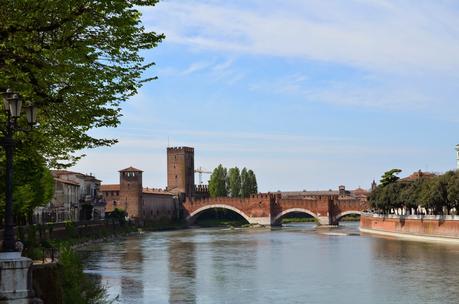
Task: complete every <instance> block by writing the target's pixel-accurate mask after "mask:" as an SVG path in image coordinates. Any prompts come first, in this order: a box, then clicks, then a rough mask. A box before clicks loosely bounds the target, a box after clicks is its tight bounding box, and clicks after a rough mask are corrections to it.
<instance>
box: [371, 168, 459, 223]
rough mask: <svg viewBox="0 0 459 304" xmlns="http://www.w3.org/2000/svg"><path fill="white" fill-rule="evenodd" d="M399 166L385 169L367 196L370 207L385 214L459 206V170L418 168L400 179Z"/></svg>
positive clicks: (449, 210)
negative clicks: (432, 171)
mask: <svg viewBox="0 0 459 304" xmlns="http://www.w3.org/2000/svg"><path fill="white" fill-rule="evenodd" d="M400 172H401V170H399V169H393V170H390V171H387V172H386V173H385V174H384V175H383V176H382V178H381V181H380V184H379V185H378V186H377V187H376V188H375V189H373V191H372V192H371V194H370V196H369V202H370V205H371V207H372V208H373V209H374V210H375V211H376V212H380V213H384V214H388V213H397V212H398V210H400V209H402V210H405V211H404V212H405V213H406V214H431V215H447V214H456V213H457V210H458V209H459V172H458V171H448V172H446V173H444V174H441V175H434V174H425V173H424V174H423V173H422V172H418V173H417V175H414V177H412V178H405V179H400V178H399V177H398V176H397V175H398V174H399V173H400Z"/></svg>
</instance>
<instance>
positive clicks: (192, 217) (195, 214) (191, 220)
mask: <svg viewBox="0 0 459 304" xmlns="http://www.w3.org/2000/svg"><path fill="white" fill-rule="evenodd" d="M214 208H221V209H228V210H231V211H234V212H236V213H237V214H239V215H240V216H242V217H243V218H244V219H245V220H246V221H247V222H248V223H250V222H251V221H250V218H249V217H248V216H247V214H245V213H244V212H242V211H241V210H239V209H237V208H235V207H233V206H230V205H225V204H213V205H207V206H203V207H201V208H199V209H196V210H195V211H193V212H191V213H190V215H188V216H187V218H186V221H187V222H188V224H192V223H194V221H195V220H196V219H197V218H198V216H199V214H200V213H201V212H203V211H205V210H208V209H214Z"/></svg>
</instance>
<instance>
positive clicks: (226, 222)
mask: <svg viewBox="0 0 459 304" xmlns="http://www.w3.org/2000/svg"><path fill="white" fill-rule="evenodd" d="M195 224H196V225H197V226H200V227H249V226H250V224H248V223H247V222H246V221H244V220H233V219H202V220H198V221H197V222H196V223H195Z"/></svg>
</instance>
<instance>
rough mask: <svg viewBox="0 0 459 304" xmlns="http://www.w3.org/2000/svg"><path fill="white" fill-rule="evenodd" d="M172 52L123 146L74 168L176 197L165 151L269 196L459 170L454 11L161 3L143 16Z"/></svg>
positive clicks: (154, 55) (397, 5)
mask: <svg viewBox="0 0 459 304" xmlns="http://www.w3.org/2000/svg"><path fill="white" fill-rule="evenodd" d="M142 10H143V20H144V23H145V26H146V28H147V29H149V30H154V31H156V32H162V33H165V35H166V37H167V38H166V40H165V41H164V42H163V43H162V44H161V45H160V46H159V47H158V48H156V49H154V50H151V51H148V52H146V53H145V57H146V58H147V60H148V61H154V62H156V67H155V68H153V69H151V70H150V71H149V72H148V75H147V76H151V75H156V76H158V77H159V79H158V80H155V81H153V82H151V83H148V84H146V85H145V86H144V87H143V88H141V90H140V92H139V94H138V95H137V96H135V97H133V98H132V99H131V100H130V101H129V102H128V103H126V104H125V105H124V106H123V115H124V116H123V118H122V124H121V126H120V127H119V128H117V129H111V130H108V129H107V130H96V131H94V132H93V133H94V134H95V135H97V136H109V137H116V138H118V139H119V141H120V142H119V144H117V145H115V146H113V147H110V148H99V149H96V150H89V151H84V152H85V153H86V154H87V157H86V158H84V159H83V160H82V161H81V162H80V163H79V164H77V165H76V166H75V167H74V168H73V169H74V170H78V171H81V172H86V173H89V172H91V173H93V174H95V175H96V176H97V177H99V178H100V179H102V180H103V181H104V182H106V183H114V182H117V181H118V175H117V171H118V170H119V169H122V168H124V167H127V166H130V165H132V166H135V167H139V168H141V169H143V170H144V171H145V173H144V185H145V186H150V187H164V186H165V185H166V152H165V150H166V147H167V145H168V142H169V144H170V145H172V146H182V145H187V146H192V147H195V164H196V166H197V167H199V166H202V167H204V168H208V169H213V168H214V167H215V166H217V165H218V164H219V163H222V164H223V165H224V166H227V167H231V166H239V167H244V166H247V167H249V168H252V169H253V170H254V171H255V173H256V174H257V178H258V183H259V189H260V190H261V191H277V190H303V189H330V188H333V189H335V188H337V187H338V185H340V184H344V185H346V186H347V187H348V188H355V187H358V186H361V187H364V188H368V187H369V185H370V183H371V181H372V180H373V178H376V179H378V178H379V176H380V175H381V174H382V173H383V172H384V171H386V170H388V169H391V168H394V167H397V168H401V169H402V170H403V171H404V174H409V173H411V172H412V171H415V170H418V169H422V170H429V171H436V172H442V171H446V170H449V169H453V168H454V167H455V152H454V146H455V144H456V143H457V142H459V139H458V138H457V135H456V134H458V131H459V117H458V113H459V101H458V96H459V94H458V93H459V85H458V84H459V73H458V72H457V71H458V70H459V5H458V2H457V1H448V0H444V1H443V0H438V1H422V0H416V1H385V0H367V1H364V0H348V1H342V0H329V1H322V0H317V1H315V0H311V1H303V0H282V1H281V0H270V1H266V0H263V1H261V0H243V1H242V0H233V1H224V0H200V1H198V0H186V1H185V0H164V1H162V2H160V4H158V5H157V6H156V7H154V8H148V9H142Z"/></svg>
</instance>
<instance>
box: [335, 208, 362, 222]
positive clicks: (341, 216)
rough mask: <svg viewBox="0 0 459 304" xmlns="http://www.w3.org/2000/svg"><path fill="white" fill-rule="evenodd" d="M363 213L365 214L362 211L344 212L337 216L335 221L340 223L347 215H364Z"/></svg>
mask: <svg viewBox="0 0 459 304" xmlns="http://www.w3.org/2000/svg"><path fill="white" fill-rule="evenodd" d="M362 213H363V212H362V211H358V210H349V211H344V212H341V213H339V214H337V215H336V216H335V221H336V223H338V222H339V221H340V220H341V219H342V218H343V217H345V216H346V215H350V214H356V215H362Z"/></svg>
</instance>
